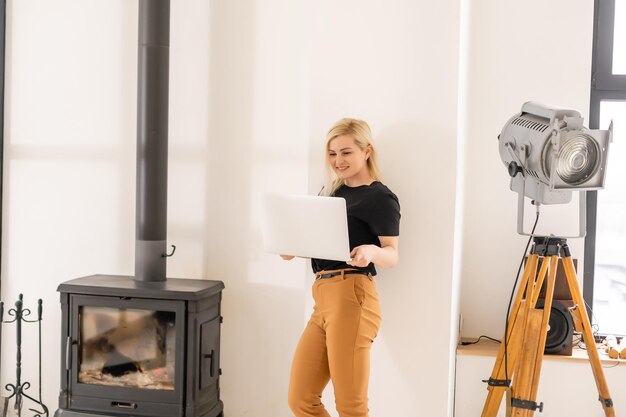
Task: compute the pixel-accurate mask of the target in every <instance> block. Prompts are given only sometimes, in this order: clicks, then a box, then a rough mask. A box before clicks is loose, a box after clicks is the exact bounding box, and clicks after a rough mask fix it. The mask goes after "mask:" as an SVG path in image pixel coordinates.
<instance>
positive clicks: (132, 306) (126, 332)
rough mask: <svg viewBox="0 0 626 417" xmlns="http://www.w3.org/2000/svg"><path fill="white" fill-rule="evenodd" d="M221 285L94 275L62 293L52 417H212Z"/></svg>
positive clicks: (218, 408) (216, 407)
mask: <svg viewBox="0 0 626 417" xmlns="http://www.w3.org/2000/svg"><path fill="white" fill-rule="evenodd" d="M223 288H224V284H223V283H222V282H221V281H202V280H188V279H168V280H167V281H165V282H162V283H141V282H137V281H136V280H134V279H133V278H132V277H125V276H108V275H93V276H88V277H84V278H78V279H75V280H72V281H67V282H65V283H63V284H61V285H60V286H59V292H60V293H61V306H62V316H63V327H62V332H63V340H64V343H63V349H62V360H61V394H60V397H59V407H60V409H59V410H58V411H57V413H56V414H55V416H56V417H91V416H149V417H161V416H163V417H217V416H222V415H223V404H222V402H221V400H220V398H219V375H220V373H221V370H220V366H219V363H220V361H219V359H220V357H219V355H220V324H221V321H222V317H221V314H220V300H221V292H222V289H223Z"/></svg>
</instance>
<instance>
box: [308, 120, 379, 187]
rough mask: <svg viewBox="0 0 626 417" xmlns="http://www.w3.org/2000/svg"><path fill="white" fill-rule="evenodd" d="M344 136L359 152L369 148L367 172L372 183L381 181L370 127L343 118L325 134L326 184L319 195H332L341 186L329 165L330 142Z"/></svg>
mask: <svg viewBox="0 0 626 417" xmlns="http://www.w3.org/2000/svg"><path fill="white" fill-rule="evenodd" d="M344 135H347V136H351V137H352V138H353V139H354V143H355V144H356V145H357V146H358V147H359V148H361V150H365V149H367V148H368V147H369V148H370V156H369V158H368V159H367V170H368V172H369V175H370V177H372V179H373V180H374V181H380V180H381V175H380V168H378V159H377V153H376V149H375V148H374V141H373V139H372V131H371V130H370V127H369V126H368V125H367V123H365V122H364V121H363V120H359V119H349V118H345V119H341V120H339V121H337V122H336V123H335V124H334V125H333V127H331V128H330V130H329V131H328V133H327V134H326V157H325V161H326V184H325V185H324V188H323V189H322V192H321V193H320V194H321V195H325V196H330V195H333V193H334V192H335V191H336V190H337V188H339V187H341V186H342V185H343V180H342V179H341V178H339V177H337V174H336V173H335V170H334V169H333V167H332V166H331V164H330V141H331V140H333V139H335V138H336V137H338V136H344Z"/></svg>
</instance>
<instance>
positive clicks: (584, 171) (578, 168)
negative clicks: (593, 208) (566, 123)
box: [555, 133, 600, 185]
mask: <svg viewBox="0 0 626 417" xmlns="http://www.w3.org/2000/svg"><path fill="white" fill-rule="evenodd" d="M599 166H600V146H599V145H598V143H597V142H596V140H595V139H594V138H592V137H591V136H589V135H586V134H584V133H578V134H576V135H574V136H571V137H569V138H567V139H566V140H565V141H563V143H562V144H561V147H560V150H559V157H558V159H557V164H556V167H555V168H556V173H557V175H558V176H559V177H560V178H561V179H562V180H563V182H565V183H567V184H569V185H580V184H582V183H584V182H585V181H587V180H588V179H589V178H590V177H592V176H593V175H594V174H595V173H596V171H597V170H598V167H599Z"/></svg>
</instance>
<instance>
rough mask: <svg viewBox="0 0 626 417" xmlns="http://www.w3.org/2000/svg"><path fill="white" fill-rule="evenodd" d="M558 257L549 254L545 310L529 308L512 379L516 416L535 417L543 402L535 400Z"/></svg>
mask: <svg viewBox="0 0 626 417" xmlns="http://www.w3.org/2000/svg"><path fill="white" fill-rule="evenodd" d="M558 260H559V259H558V256H557V255H553V256H551V257H550V274H549V276H548V283H547V284H548V285H547V288H546V297H545V304H544V308H543V310H540V309H536V308H531V309H529V311H528V318H527V325H526V331H525V333H524V341H523V347H522V353H521V356H520V359H519V370H518V371H517V372H516V374H515V380H514V381H513V400H512V401H511V406H512V411H513V412H512V416H514V417H532V416H533V415H534V413H535V410H536V409H537V408H538V409H540V410H541V408H542V405H541V404H540V405H537V403H536V402H535V400H536V399H537V388H538V386H539V378H540V376H541V365H542V361H543V351H544V349H545V346H546V337H547V333H548V323H549V322H550V309H551V307H552V296H553V294H554V284H555V281H556V270H557V267H558ZM544 267H547V260H546V259H545V258H544V262H543V265H542V268H541V269H542V271H543V270H544ZM539 281H542V282H543V279H541V278H540V279H539ZM539 290H540V288H536V291H537V292H538V291H539Z"/></svg>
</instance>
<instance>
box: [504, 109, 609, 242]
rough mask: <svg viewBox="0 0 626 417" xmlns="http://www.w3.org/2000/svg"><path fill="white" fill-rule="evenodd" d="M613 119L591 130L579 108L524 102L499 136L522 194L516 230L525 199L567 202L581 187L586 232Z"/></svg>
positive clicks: (602, 173)
mask: <svg viewBox="0 0 626 417" xmlns="http://www.w3.org/2000/svg"><path fill="white" fill-rule="evenodd" d="M612 138H613V123H612V122H611V125H610V126H609V129H608V130H590V129H587V128H585V127H584V126H583V117H582V116H581V115H580V113H579V112H577V111H576V110H566V109H559V108H557V107H554V106H548V105H544V104H540V103H536V102H532V101H529V102H526V103H524V105H523V106H522V111H521V113H518V114H516V115H514V116H513V117H511V119H509V121H508V122H507V123H506V124H505V125H504V127H503V128H502V132H501V133H500V135H499V136H498V141H499V151H500V158H501V159H502V162H503V163H504V165H505V166H506V168H507V170H508V172H509V175H510V176H511V190H512V191H515V192H516V193H518V196H519V197H518V232H519V233H520V234H527V233H524V231H523V213H524V198H525V197H526V198H529V199H531V200H532V202H533V204H535V205H536V206H539V205H541V204H565V203H569V202H570V201H571V199H572V191H580V199H579V201H580V234H579V236H584V235H585V233H586V191H589V190H599V189H602V188H604V180H605V177H606V162H607V158H608V154H609V144H610V142H611V140H612Z"/></svg>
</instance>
